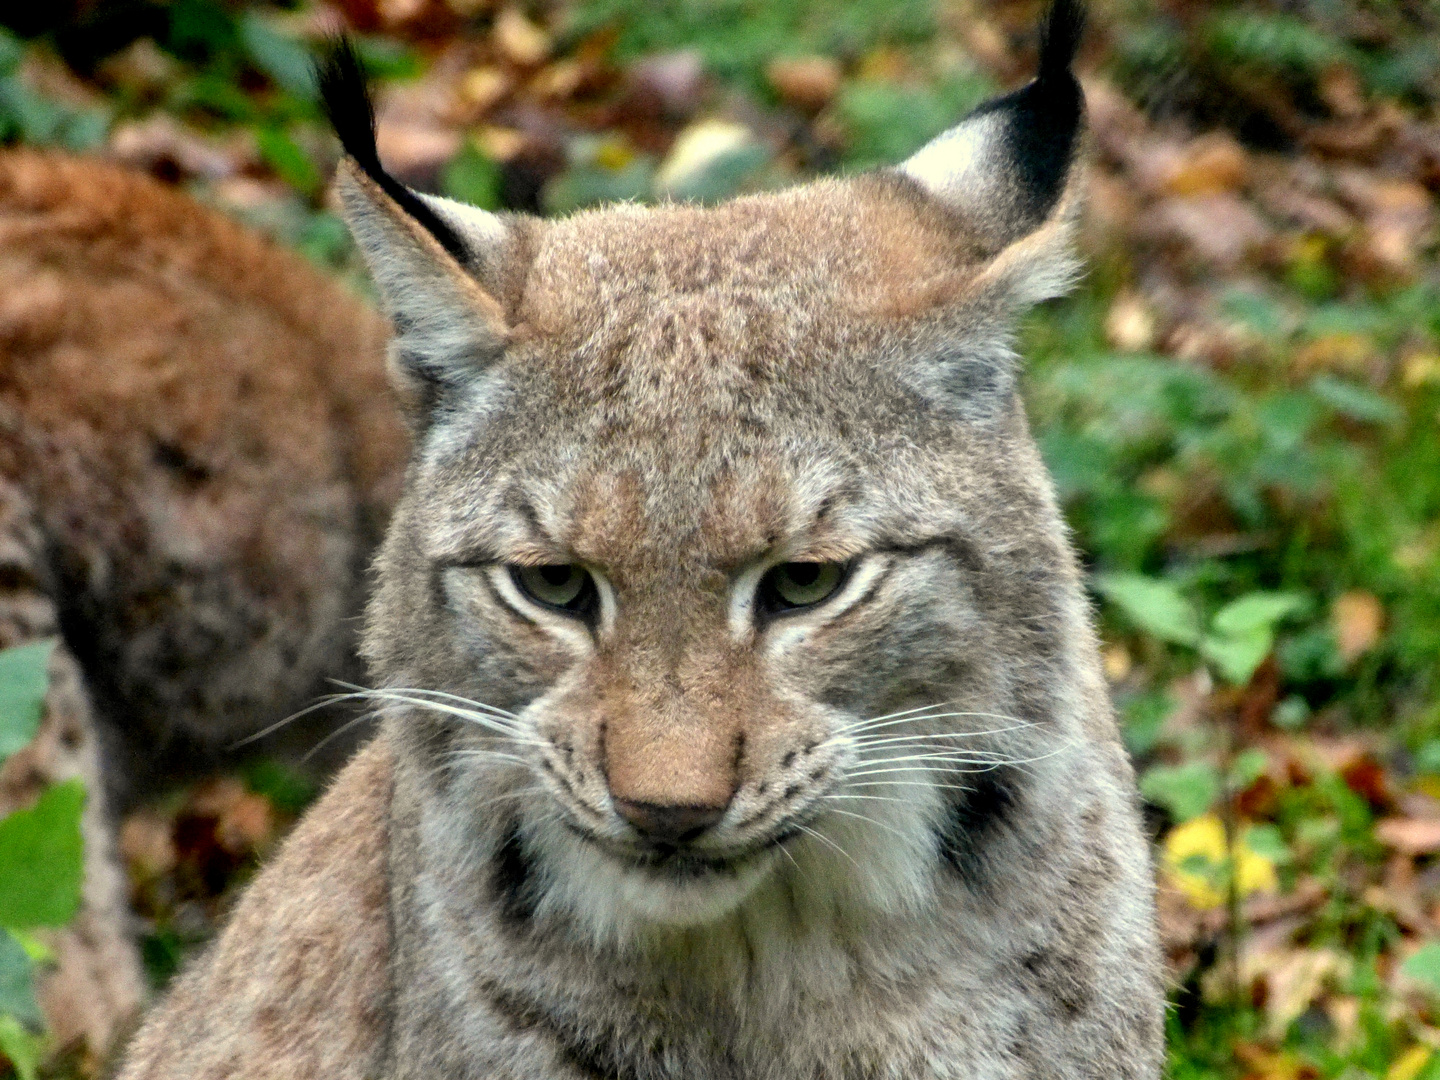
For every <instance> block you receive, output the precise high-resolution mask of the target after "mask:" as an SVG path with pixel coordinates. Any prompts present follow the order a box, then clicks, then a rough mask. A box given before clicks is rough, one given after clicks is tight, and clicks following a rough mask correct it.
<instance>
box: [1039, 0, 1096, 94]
mask: <svg viewBox="0 0 1440 1080" xmlns="http://www.w3.org/2000/svg"><path fill="white" fill-rule="evenodd" d="M1084 33H1085V5H1084V3H1083V2H1082V0H1055V3H1054V5H1053V6H1052V7H1051V8H1050V14H1049V16H1048V17H1047V18H1046V19H1045V22H1044V24H1043V25H1042V26H1041V27H1040V72H1039V76H1038V79H1039V81H1040V82H1063V81H1065V80H1066V79H1070V80H1073V79H1074V78H1075V76H1074V75H1072V74H1071V73H1070V65H1071V64H1072V63H1074V61H1075V54H1076V53H1077V52H1078V51H1079V50H1080V38H1081V36H1082V35H1083V34H1084Z"/></svg>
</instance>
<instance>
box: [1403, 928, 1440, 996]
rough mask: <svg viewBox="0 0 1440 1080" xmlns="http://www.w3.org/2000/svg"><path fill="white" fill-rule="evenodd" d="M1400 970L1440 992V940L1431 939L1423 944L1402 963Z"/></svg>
mask: <svg viewBox="0 0 1440 1080" xmlns="http://www.w3.org/2000/svg"><path fill="white" fill-rule="evenodd" d="M1400 970H1401V972H1403V973H1404V974H1405V975H1408V976H1409V977H1410V978H1412V979H1414V980H1415V981H1416V982H1418V983H1423V984H1424V985H1425V987H1426V988H1427V989H1429V990H1433V991H1434V992H1435V993H1437V994H1440V941H1429V942H1426V943H1425V944H1424V945H1421V946H1420V948H1418V949H1416V950H1415V951H1414V952H1413V953H1411V954H1410V958H1409V959H1408V960H1406V961H1405V963H1403V964H1401V965H1400Z"/></svg>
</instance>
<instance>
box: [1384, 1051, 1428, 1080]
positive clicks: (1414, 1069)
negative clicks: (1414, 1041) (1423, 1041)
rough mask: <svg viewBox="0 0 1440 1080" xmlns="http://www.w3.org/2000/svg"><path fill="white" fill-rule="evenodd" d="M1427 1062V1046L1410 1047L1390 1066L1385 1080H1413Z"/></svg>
mask: <svg viewBox="0 0 1440 1080" xmlns="http://www.w3.org/2000/svg"><path fill="white" fill-rule="evenodd" d="M1429 1060H1430V1048H1429V1047H1428V1046H1412V1047H1411V1048H1410V1049H1409V1050H1406V1051H1405V1053H1403V1054H1401V1055H1400V1056H1399V1057H1398V1058H1396V1059H1395V1064H1393V1065H1391V1066H1390V1071H1389V1072H1387V1073H1386V1074H1385V1080H1415V1077H1417V1076H1419V1075H1420V1070H1421V1069H1423V1068H1425V1065H1426V1063H1427V1062H1428V1061H1429Z"/></svg>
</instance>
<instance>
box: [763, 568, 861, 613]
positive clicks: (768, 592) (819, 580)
mask: <svg viewBox="0 0 1440 1080" xmlns="http://www.w3.org/2000/svg"><path fill="white" fill-rule="evenodd" d="M844 578H845V567H844V566H843V565H841V564H840V563H820V562H788V563H781V564H780V565H779V566H777V567H775V568H774V569H772V570H771V571H770V572H769V573H768V574H766V575H765V577H764V579H763V580H762V581H761V583H760V598H761V602H762V604H763V605H764V606H765V607H766V608H768V609H769V610H771V611H793V610H795V609H796V608H804V607H812V606H814V605H815V604H818V603H820V602H821V601H822V600H827V599H829V597H830V596H831V595H832V594H833V593H834V592H835V591H836V590H837V589H838V588H839V587H840V583H841V582H842V581H843V580H844Z"/></svg>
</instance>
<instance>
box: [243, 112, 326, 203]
mask: <svg viewBox="0 0 1440 1080" xmlns="http://www.w3.org/2000/svg"><path fill="white" fill-rule="evenodd" d="M255 144H256V146H258V147H259V149H260V156H261V157H262V158H264V159H265V164H267V165H269V166H270V167H271V168H272V169H274V170H275V174H276V175H277V176H279V177H280V179H281V180H284V181H285V183H287V184H289V185H290V186H291V187H293V188H295V189H296V190H297V191H299V192H301V193H302V194H305V195H313V194H314V193H315V192H317V191H319V190H320V184H321V180H320V170H319V169H317V168H316V167H315V163H314V162H313V161H311V160H310V158H309V157H308V156H307V155H306V153H305V151H304V150H301V149H300V147H299V146H298V145H296V143H295V140H294V139H292V138H290V136H289V135H287V134H285V132H284V131H282V130H281V129H280V128H278V127H263V128H260V129H259V130H258V131H256V132H255Z"/></svg>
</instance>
